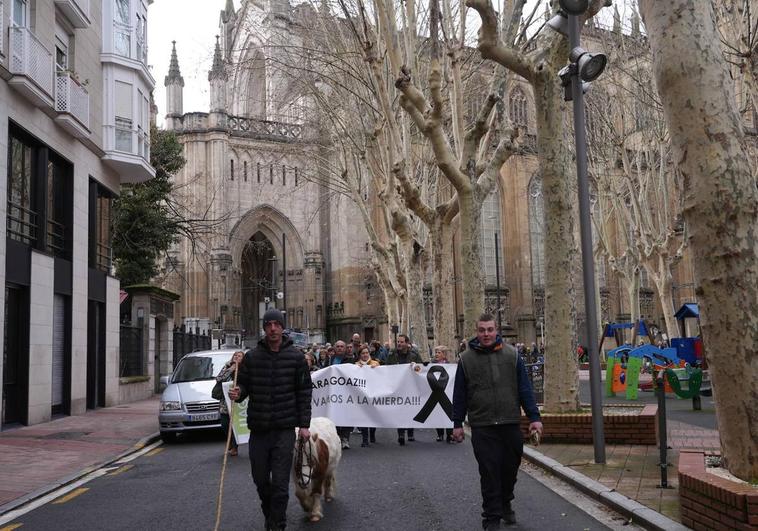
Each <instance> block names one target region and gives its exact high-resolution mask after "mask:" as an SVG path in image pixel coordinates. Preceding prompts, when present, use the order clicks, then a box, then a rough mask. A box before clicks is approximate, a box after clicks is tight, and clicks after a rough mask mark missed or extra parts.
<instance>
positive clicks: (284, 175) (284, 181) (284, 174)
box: [282, 164, 287, 186]
mask: <svg viewBox="0 0 758 531" xmlns="http://www.w3.org/2000/svg"><path fill="white" fill-rule="evenodd" d="M282 186H287V166H285V165H284V164H282Z"/></svg>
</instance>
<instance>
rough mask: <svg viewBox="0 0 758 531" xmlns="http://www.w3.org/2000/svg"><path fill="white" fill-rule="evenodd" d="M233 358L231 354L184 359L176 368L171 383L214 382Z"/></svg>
mask: <svg viewBox="0 0 758 531" xmlns="http://www.w3.org/2000/svg"><path fill="white" fill-rule="evenodd" d="M231 357H232V356H231V354H215V355H213V356H187V357H184V358H182V360H181V361H180V362H179V365H178V366H177V367H176V370H175V371H174V376H173V378H172V379H171V383H181V382H197V381H200V380H212V379H214V378H215V377H216V375H217V374H218V373H219V372H220V371H221V368H222V367H223V366H224V363H226V362H227V361H229V360H230V359H231Z"/></svg>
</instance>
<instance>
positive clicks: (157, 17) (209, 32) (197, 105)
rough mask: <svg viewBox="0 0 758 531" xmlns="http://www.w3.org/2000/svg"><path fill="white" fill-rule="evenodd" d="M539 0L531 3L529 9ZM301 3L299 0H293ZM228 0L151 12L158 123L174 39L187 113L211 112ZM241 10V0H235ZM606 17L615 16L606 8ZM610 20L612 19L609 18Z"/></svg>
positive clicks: (165, 5) (171, 1)
mask: <svg viewBox="0 0 758 531" xmlns="http://www.w3.org/2000/svg"><path fill="white" fill-rule="evenodd" d="M535 1H538V0H529V1H528V2H527V9H526V10H525V11H526V12H528V11H529V8H530V7H531V6H532V5H533V4H534V2H535ZM616 1H617V2H618V3H619V4H620V5H621V6H622V7H621V11H622V17H623V18H624V19H627V18H628V17H627V15H626V9H627V7H626V6H625V5H626V4H627V3H628V2H629V0H621V1H619V0H616ZM290 2H291V3H293V4H295V3H298V0H290ZM225 5H226V0H155V1H154V2H153V3H152V5H151V6H150V8H149V11H148V45H149V46H148V64H149V65H151V68H152V73H153V77H155V82H156V83H155V85H156V86H155V102H156V104H157V105H158V124H159V125H161V124H163V118H164V116H165V115H166V90H165V87H164V86H163V78H164V77H165V76H166V74H167V73H168V64H169V60H170V59H171V41H173V40H175V41H176V50H177V55H178V58H179V68H180V70H181V73H182V77H184V109H183V111H184V112H193V111H198V112H207V111H208V107H209V94H208V70H210V67H211V64H212V62H213V48H214V44H215V42H216V39H215V35H216V34H217V33H218V30H219V15H220V13H221V10H222V9H223V8H224V6H225ZM234 6H235V8H237V9H239V6H240V0H234ZM603 15H605V16H604V18H606V19H608V18H609V17H612V15H611V11H610V9H605V10H604V13H603ZM605 22H607V23H610V20H605Z"/></svg>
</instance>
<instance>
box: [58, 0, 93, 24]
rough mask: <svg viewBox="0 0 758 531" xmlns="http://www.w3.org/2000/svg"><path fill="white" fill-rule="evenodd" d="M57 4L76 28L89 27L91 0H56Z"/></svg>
mask: <svg viewBox="0 0 758 531" xmlns="http://www.w3.org/2000/svg"><path fill="white" fill-rule="evenodd" d="M55 6H56V7H57V8H58V9H59V10H60V11H61V13H63V14H64V15H65V16H66V18H67V19H68V20H69V22H71V24H72V25H73V26H74V27H75V28H87V27H89V25H90V19H89V0H55Z"/></svg>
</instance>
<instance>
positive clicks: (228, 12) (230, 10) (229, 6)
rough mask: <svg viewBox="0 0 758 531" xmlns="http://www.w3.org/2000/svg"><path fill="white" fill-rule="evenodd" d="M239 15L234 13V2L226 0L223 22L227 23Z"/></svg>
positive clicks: (222, 16) (222, 14)
mask: <svg viewBox="0 0 758 531" xmlns="http://www.w3.org/2000/svg"><path fill="white" fill-rule="evenodd" d="M236 14H237V13H236V12H235V11H234V0H226V6H225V7H224V10H223V11H222V12H221V20H222V21H223V22H224V23H226V22H228V21H229V19H232V18H234V16H235V15H236Z"/></svg>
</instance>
